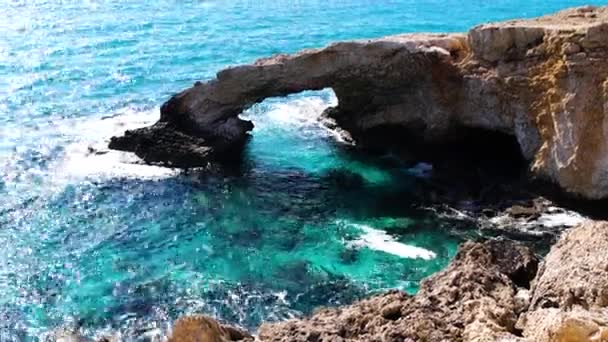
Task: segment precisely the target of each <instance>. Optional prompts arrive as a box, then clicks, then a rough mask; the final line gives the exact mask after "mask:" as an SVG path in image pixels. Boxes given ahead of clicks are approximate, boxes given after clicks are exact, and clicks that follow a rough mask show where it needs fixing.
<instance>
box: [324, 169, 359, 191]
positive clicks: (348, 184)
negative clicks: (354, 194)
mask: <svg viewBox="0 0 608 342" xmlns="http://www.w3.org/2000/svg"><path fill="white" fill-rule="evenodd" d="M323 179H324V180H326V181H328V182H330V183H332V185H335V186H337V187H338V188H340V189H342V190H348V189H358V188H361V187H362V186H363V185H364V184H365V180H364V179H363V177H362V176H361V175H359V174H358V173H354V172H351V171H349V170H346V169H332V170H330V171H328V172H327V173H326V174H324V175H323Z"/></svg>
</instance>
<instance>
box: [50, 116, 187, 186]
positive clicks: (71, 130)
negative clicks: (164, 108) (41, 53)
mask: <svg viewBox="0 0 608 342" xmlns="http://www.w3.org/2000/svg"><path fill="white" fill-rule="evenodd" d="M157 119H158V109H155V110H150V111H144V112H141V111H134V110H130V109H127V110H124V111H122V112H119V113H118V114H116V115H113V116H111V117H100V118H93V119H91V118H88V119H86V120H75V121H73V122H68V123H65V124H63V125H62V126H61V130H62V133H63V134H65V135H72V136H74V142H73V143H71V144H70V145H68V146H67V147H66V150H65V159H64V160H63V161H62V162H61V163H60V164H59V166H58V167H57V169H56V171H55V172H54V174H55V176H56V177H60V178H75V177H80V178H86V177H98V178H99V177H110V178H111V177H138V178H165V177H170V176H173V175H175V174H176V173H177V171H176V170H174V169H170V168H165V167H159V166H151V165H146V164H144V163H143V162H142V161H141V160H140V159H139V158H137V157H136V156H135V155H133V154H131V153H125V152H120V151H113V150H110V149H108V143H109V140H110V138H111V137H112V136H114V135H118V134H122V133H123V132H124V131H126V130H128V129H134V128H139V127H143V126H146V125H150V124H152V123H153V122H154V121H155V120H157Z"/></svg>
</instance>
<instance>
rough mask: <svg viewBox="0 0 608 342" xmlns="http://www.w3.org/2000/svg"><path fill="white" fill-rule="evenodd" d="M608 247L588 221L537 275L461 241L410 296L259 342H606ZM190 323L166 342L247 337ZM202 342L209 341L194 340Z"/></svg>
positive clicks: (496, 243) (384, 298)
mask: <svg viewBox="0 0 608 342" xmlns="http://www.w3.org/2000/svg"><path fill="white" fill-rule="evenodd" d="M606 246H608V222H593V221H587V222H585V223H583V224H581V225H579V226H577V227H575V228H572V229H571V230H570V231H568V232H566V233H565V234H564V235H563V236H562V238H561V239H560V241H559V242H558V243H557V244H556V245H555V246H553V248H552V249H551V251H550V252H549V254H548V255H547V256H546V258H545V260H544V261H543V262H542V264H541V266H540V268H539V267H538V266H539V264H538V259H537V257H536V256H535V255H534V254H533V253H532V252H531V251H530V250H529V249H528V248H527V247H523V246H521V245H519V244H517V243H514V242H510V241H504V240H490V241H486V242H483V243H477V242H467V243H465V244H463V245H462V246H461V247H460V249H459V251H458V253H457V255H456V256H455V258H454V260H453V261H452V262H451V263H450V265H449V266H448V267H447V268H446V269H445V270H443V271H441V272H439V273H437V274H435V275H433V276H431V277H429V278H427V279H425V280H424V281H423V282H422V284H421V287H420V291H419V292H418V293H417V294H416V295H415V296H410V295H408V294H406V293H404V292H401V291H389V292H387V293H385V294H382V295H377V296H373V297H371V298H368V299H365V300H362V301H359V302H357V303H354V304H352V305H348V306H343V307H338V308H322V309H319V310H318V311H317V312H315V313H314V314H313V315H312V316H310V317H308V318H304V319H293V320H289V321H286V322H279V323H266V324H263V325H262V326H261V327H260V329H259V334H258V336H257V337H256V341H261V342H287V341H289V342H300V341H301V342H305V341H319V342H320V341H353V342H356V341H382V342H392V341H395V342H397V341H399V342H402V341H412V342H414V341H416V342H417V341H427V342H435V341H438V342H439V341H476V342H481V341H502V342H507V341H512V342H514V341H517V342H607V341H608V301H607V298H608V252H607V249H606ZM196 317H198V318H196ZM196 317H195V318H183V319H180V320H179V321H178V322H177V323H176V325H175V327H174V329H173V335H172V337H171V339H170V340H169V341H171V342H180V341H205V342H206V341H212V342H215V341H222V342H223V341H238V340H240V339H241V340H247V339H250V338H251V337H250V336H249V335H247V334H246V333H244V332H242V331H240V330H237V329H232V328H229V327H226V326H222V325H220V324H219V323H217V322H215V321H213V320H211V319H209V318H207V317H203V316H196ZM201 317H202V318H201ZM231 331H234V332H236V333H234V332H231ZM200 336H208V337H207V338H215V339H207V340H205V339H198V340H197V339H191V338H195V337H196V338H198V337H200Z"/></svg>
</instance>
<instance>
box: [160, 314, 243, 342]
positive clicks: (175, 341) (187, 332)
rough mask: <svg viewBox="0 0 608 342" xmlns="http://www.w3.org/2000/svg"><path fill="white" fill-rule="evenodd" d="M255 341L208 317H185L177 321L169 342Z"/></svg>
mask: <svg viewBox="0 0 608 342" xmlns="http://www.w3.org/2000/svg"><path fill="white" fill-rule="evenodd" d="M230 341H253V337H252V336H251V335H249V334H248V333H247V332H245V331H242V330H240V329H237V328H234V327H231V326H227V325H222V324H219V323H218V322H217V321H216V320H214V319H212V318H209V317H206V316H201V315H197V316H185V317H182V318H180V319H178V320H177V322H175V325H174V326H173V331H172V333H171V336H170V337H169V339H168V342H230Z"/></svg>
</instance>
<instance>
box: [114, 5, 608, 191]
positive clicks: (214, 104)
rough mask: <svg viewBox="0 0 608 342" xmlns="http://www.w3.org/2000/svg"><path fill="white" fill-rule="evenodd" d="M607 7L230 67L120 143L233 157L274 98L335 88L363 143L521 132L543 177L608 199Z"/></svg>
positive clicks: (173, 156) (347, 124) (151, 155)
mask: <svg viewBox="0 0 608 342" xmlns="http://www.w3.org/2000/svg"><path fill="white" fill-rule="evenodd" d="M607 60H608V8H593V7H584V8H578V9H573V10H568V11H563V12H560V13H557V14H555V15H553V16H547V17H542V18H537V19H532V20H521V21H511V22H506V23H499V24H488V25H482V26H479V27H476V28H473V29H472V30H471V31H470V32H469V33H468V35H462V34H449V35H448V34H437V35H428V34H426V35H399V36H392V37H386V38H382V39H377V40H368V41H354V42H343V43H336V44H333V45H330V46H328V47H326V48H323V49H318V50H305V51H302V52H300V53H297V54H294V55H278V56H274V57H271V58H266V59H261V60H258V61H256V62H255V63H253V64H251V65H244V66H238V67H233V68H228V69H226V70H223V71H220V72H219V73H218V74H217V77H216V78H215V79H213V80H211V81H208V82H206V83H200V82H197V83H196V84H195V85H194V86H193V87H192V88H189V89H187V90H185V91H183V92H181V93H179V94H177V95H175V96H174V97H172V98H171V99H170V100H169V101H168V102H166V103H165V104H164V105H163V106H162V108H161V118H160V120H159V122H157V123H156V124H155V125H153V126H151V127H147V128H143V129H139V130H135V131H129V132H126V134H125V135H124V136H123V137H117V138H113V139H112V141H111V144H110V147H111V148H114V149H119V150H126V151H133V152H135V153H136V154H137V155H139V156H140V157H142V158H143V159H144V160H145V161H147V162H150V163H158V162H161V163H166V164H169V165H172V166H177V167H192V166H201V165H205V164H206V163H207V162H208V161H210V160H214V159H224V158H226V157H230V156H232V155H233V152H232V151H233V150H238V147H239V146H240V145H241V144H242V143H243V142H244V141H245V137H246V136H247V132H248V131H250V130H251V129H253V124H252V123H251V122H249V121H245V120H242V119H240V118H239V117H238V115H239V114H240V113H241V112H242V111H243V110H245V109H247V108H248V107H250V106H251V105H253V104H255V103H258V102H260V101H262V100H264V99H265V98H268V97H276V96H284V95H287V94H291V93H296V92H301V91H304V90H319V89H323V88H332V89H333V90H334V92H335V94H336V96H337V98H338V101H339V104H338V106H337V107H336V108H333V109H332V110H329V111H328V112H327V114H328V115H329V116H330V117H331V118H333V119H334V120H335V121H336V123H337V124H338V125H339V126H340V127H342V128H344V129H346V130H347V131H349V132H350V133H351V135H352V136H353V137H354V138H355V140H359V141H365V139H366V133H367V132H370V131H371V130H373V129H376V128H378V127H397V128H399V129H403V134H408V135H413V136H415V137H416V138H417V139H420V141H441V140H444V139H446V137H449V136H450V133H451V132H453V131H454V129H455V128H460V127H465V128H481V129H486V130H493V131H499V132H503V133H507V134H511V135H513V136H514V137H515V138H516V139H517V142H518V143H519V146H520V150H521V153H522V155H523V156H524V157H525V158H526V159H527V160H530V161H531V163H532V165H533V168H534V170H535V171H536V173H537V174H539V175H542V176H545V177H548V178H550V179H552V180H554V181H555V182H557V183H558V184H560V185H561V186H562V187H563V188H564V189H565V190H567V191H570V192H573V193H576V194H581V195H583V196H585V197H588V198H602V197H607V196H608V114H607V113H608V104H607V103H608V63H606V61H607Z"/></svg>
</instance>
